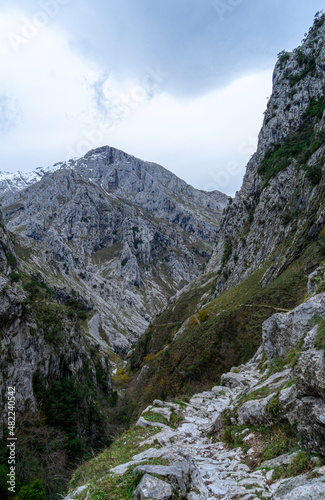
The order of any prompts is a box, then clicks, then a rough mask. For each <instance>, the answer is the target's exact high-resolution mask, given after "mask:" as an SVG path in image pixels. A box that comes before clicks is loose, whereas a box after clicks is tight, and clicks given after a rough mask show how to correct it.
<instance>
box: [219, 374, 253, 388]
mask: <svg viewBox="0 0 325 500" xmlns="http://www.w3.org/2000/svg"><path fill="white" fill-rule="evenodd" d="M221 385H224V386H225V387H245V386H248V385H249V382H248V381H247V380H246V379H245V377H244V376H243V375H242V374H240V373H234V372H229V373H224V374H223V375H221Z"/></svg>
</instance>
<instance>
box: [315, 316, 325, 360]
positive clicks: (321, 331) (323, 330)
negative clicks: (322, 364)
mask: <svg viewBox="0 0 325 500" xmlns="http://www.w3.org/2000/svg"><path fill="white" fill-rule="evenodd" d="M317 323H318V331H317V337H316V342H315V347H316V349H319V350H322V351H323V353H324V357H325V321H324V320H323V318H321V317H320V318H319V319H318V321H317Z"/></svg>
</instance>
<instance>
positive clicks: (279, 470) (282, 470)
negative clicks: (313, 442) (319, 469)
mask: <svg viewBox="0 0 325 500" xmlns="http://www.w3.org/2000/svg"><path fill="white" fill-rule="evenodd" d="M310 459H311V455H310V453H307V452H306V451H300V452H299V453H298V454H297V455H296V456H295V457H294V458H293V459H292V461H291V463H290V464H289V465H282V466H279V467H275V469H274V472H273V476H272V479H273V480H278V479H284V478H287V477H295V476H299V474H304V473H305V472H308V471H309V470H311V469H312V468H313V467H314V465H313V462H312V461H311V460H310Z"/></svg>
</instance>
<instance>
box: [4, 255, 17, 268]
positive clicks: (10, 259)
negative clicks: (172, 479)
mask: <svg viewBox="0 0 325 500" xmlns="http://www.w3.org/2000/svg"><path fill="white" fill-rule="evenodd" d="M6 258H7V263H8V265H9V266H10V267H11V269H15V268H16V267H17V259H16V257H15V256H14V255H13V254H12V253H11V252H7V253H6Z"/></svg>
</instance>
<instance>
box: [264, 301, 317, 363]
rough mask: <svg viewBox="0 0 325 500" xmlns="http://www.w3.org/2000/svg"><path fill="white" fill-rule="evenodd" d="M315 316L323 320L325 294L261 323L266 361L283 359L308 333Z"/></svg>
mask: <svg viewBox="0 0 325 500" xmlns="http://www.w3.org/2000/svg"><path fill="white" fill-rule="evenodd" d="M316 315H321V316H322V317H323V318H324V319H325V293H321V294H319V295H315V296H314V297H312V298H311V299H309V300H308V301H307V302H305V303H304V304H301V305H300V306H298V307H296V308H295V309H294V310H293V311H290V312H289V313H277V314H274V315H273V316H271V317H270V318H268V319H267V320H266V321H264V323H263V343H264V350H265V353H266V355H267V357H268V359H274V358H279V357H281V358H283V357H285V356H286V354H288V352H289V351H290V350H291V349H292V348H294V347H296V346H297V344H298V343H299V341H300V340H301V339H303V338H304V336H305V335H306V334H307V332H309V331H310V329H311V326H312V321H313V319H314V317H315V316H316Z"/></svg>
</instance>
